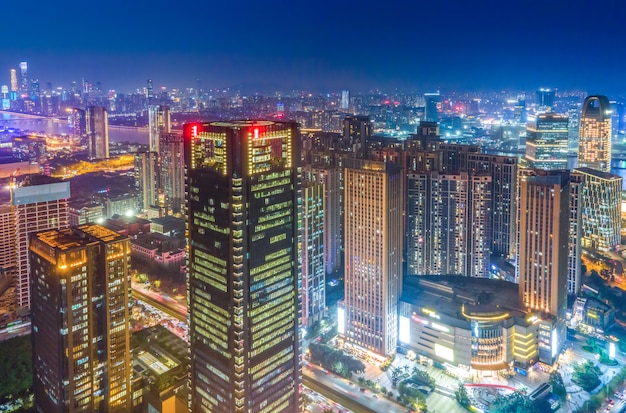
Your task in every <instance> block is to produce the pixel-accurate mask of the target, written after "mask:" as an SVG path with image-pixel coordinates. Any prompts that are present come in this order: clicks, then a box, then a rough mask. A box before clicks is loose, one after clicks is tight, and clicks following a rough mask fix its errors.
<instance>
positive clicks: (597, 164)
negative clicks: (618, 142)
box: [578, 96, 612, 172]
mask: <svg viewBox="0 0 626 413" xmlns="http://www.w3.org/2000/svg"><path fill="white" fill-rule="evenodd" d="M611 147H612V145H611V104H610V103H609V99H608V98H607V97H606V96H587V98H586V99H585V102H584V103H583V109H582V113H581V115H580V129H579V137H578V166H579V167H581V168H582V167H585V168H592V169H597V170H599V171H602V172H611Z"/></svg>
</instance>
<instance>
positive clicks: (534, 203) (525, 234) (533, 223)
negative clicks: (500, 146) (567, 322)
mask: <svg viewBox="0 0 626 413" xmlns="http://www.w3.org/2000/svg"><path fill="white" fill-rule="evenodd" d="M569 196H570V174H569V172H568V171H540V170H528V169H524V170H520V180H519V205H518V207H519V213H518V217H519V218H518V225H519V235H518V239H519V247H518V248H517V265H516V270H517V274H518V279H519V292H520V302H522V303H524V305H525V306H526V308H528V309H530V310H539V311H544V312H546V313H548V314H551V315H553V316H555V317H559V318H562V319H565V313H566V309H567V276H568V263H567V262H568V243H569V228H570V216H569V208H570V201H569Z"/></svg>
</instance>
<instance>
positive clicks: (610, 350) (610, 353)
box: [609, 343, 615, 360]
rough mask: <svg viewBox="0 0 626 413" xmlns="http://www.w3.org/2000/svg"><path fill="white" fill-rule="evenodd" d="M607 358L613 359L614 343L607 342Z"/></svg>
mask: <svg viewBox="0 0 626 413" xmlns="http://www.w3.org/2000/svg"><path fill="white" fill-rule="evenodd" d="M609 358H610V359H611V360H615V343H609Z"/></svg>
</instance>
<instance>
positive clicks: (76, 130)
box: [67, 108, 87, 139]
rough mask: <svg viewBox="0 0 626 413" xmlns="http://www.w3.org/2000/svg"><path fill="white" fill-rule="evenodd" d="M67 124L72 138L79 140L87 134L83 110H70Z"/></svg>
mask: <svg viewBox="0 0 626 413" xmlns="http://www.w3.org/2000/svg"><path fill="white" fill-rule="evenodd" d="M67 124H68V127H69V130H70V135H71V136H72V137H73V138H75V139H80V138H82V137H83V136H85V135H86V134H87V118H86V114H85V111H84V110H82V109H78V108H72V109H70V110H69V114H68V115H67Z"/></svg>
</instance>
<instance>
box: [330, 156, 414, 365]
mask: <svg viewBox="0 0 626 413" xmlns="http://www.w3.org/2000/svg"><path fill="white" fill-rule="evenodd" d="M400 171H401V170H400V168H398V167H397V166H395V165H391V164H385V163H383V162H375V161H358V160H353V161H349V162H348V164H347V165H346V169H345V171H344V174H345V184H344V185H345V188H344V200H345V206H344V217H345V225H344V228H345V260H344V280H345V296H344V307H343V309H341V308H340V313H341V312H343V313H344V314H343V317H342V315H341V314H340V315H339V321H338V323H339V326H340V327H339V333H340V334H342V335H343V336H344V337H345V339H346V340H347V341H348V342H350V343H353V344H356V345H358V346H360V347H363V348H365V349H367V350H369V351H372V352H374V353H377V354H380V355H387V354H389V353H392V352H394V351H395V348H396V343H397V322H398V319H397V317H398V314H397V313H398V299H399V297H400V292H401V282H402V237H403V236H402V210H403V206H402V205H403V193H402V174H401V172H400Z"/></svg>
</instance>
